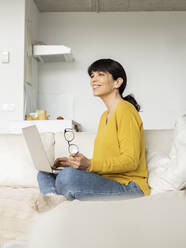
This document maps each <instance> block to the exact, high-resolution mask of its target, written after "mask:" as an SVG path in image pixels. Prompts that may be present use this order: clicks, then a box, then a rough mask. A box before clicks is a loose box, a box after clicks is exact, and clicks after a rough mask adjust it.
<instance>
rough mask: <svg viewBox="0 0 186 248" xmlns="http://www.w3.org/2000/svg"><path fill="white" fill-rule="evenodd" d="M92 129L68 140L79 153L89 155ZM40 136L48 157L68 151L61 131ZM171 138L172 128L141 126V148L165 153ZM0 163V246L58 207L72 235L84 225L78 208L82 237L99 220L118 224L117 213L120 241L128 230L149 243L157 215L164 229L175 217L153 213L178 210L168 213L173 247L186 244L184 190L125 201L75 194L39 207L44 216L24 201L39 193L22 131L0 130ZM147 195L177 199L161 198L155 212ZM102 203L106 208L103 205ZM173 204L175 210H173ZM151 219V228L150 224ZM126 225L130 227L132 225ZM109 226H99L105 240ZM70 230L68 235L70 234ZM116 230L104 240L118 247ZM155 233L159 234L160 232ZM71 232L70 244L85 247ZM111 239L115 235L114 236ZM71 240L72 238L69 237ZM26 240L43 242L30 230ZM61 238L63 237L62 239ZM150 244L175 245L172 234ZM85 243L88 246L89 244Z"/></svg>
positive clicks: (20, 236) (24, 236)
mask: <svg viewBox="0 0 186 248" xmlns="http://www.w3.org/2000/svg"><path fill="white" fill-rule="evenodd" d="M95 135H96V134H95V133H90V132H76V133H75V140H74V141H73V143H76V144H77V145H78V146H79V150H80V152H81V153H83V154H84V155H85V156H87V157H91V156H92V152H93V144H94V138H95ZM41 137H42V140H43V142H44V145H45V149H46V151H47V153H48V154H49V157H50V159H51V160H52V159H54V158H57V157H60V156H68V149H67V147H68V146H67V143H66V141H65V140H64V136H63V133H43V134H41ZM172 139H173V130H145V140H146V147H147V151H152V150H153V151H161V152H164V153H168V152H169V150H170V147H171V144H172ZM147 157H148V152H147ZM0 163H1V165H0V168H1V169H0V246H1V245H2V244H3V243H5V242H7V241H10V240H28V234H29V233H30V231H31V230H32V227H33V225H34V223H35V222H36V224H37V226H36V227H35V228H34V229H35V230H38V228H40V227H39V226H38V218H39V220H42V221H43V223H45V222H46V221H50V219H51V216H53V215H54V218H53V217H52V218H53V219H55V218H57V219H58V217H55V216H56V213H57V212H56V211H58V212H63V213H66V214H67V216H68V215H70V216H71V217H69V221H67V219H68V218H67V217H65V219H66V222H63V223H65V224H66V225H67V227H68V228H70V223H71V221H72V226H74V225H75V227H76V231H77V233H76V235H77V236H78V230H79V225H80V226H83V229H82V230H84V231H85V229H86V230H87V226H86V225H88V224H87V223H84V222H82V225H81V223H80V222H81V214H82V216H83V215H84V214H83V213H85V215H84V216H87V218H88V216H89V217H90V216H91V218H90V219H89V221H90V223H92V224H91V228H90V227H89V228H88V230H89V231H88V232H87V233H86V234H85V237H84V239H91V237H92V240H93V239H94V238H95V237H96V229H97V227H99V228H98V230H101V229H100V228H101V227H102V228H104V223H105V227H106V226H107V227H109V225H111V226H114V228H116V230H117V229H118V227H116V226H118V224H119V222H120V220H119V218H121V226H120V228H122V229H123V228H126V230H124V229H123V235H124V234H125V235H124V236H123V237H125V236H126V233H127V232H126V231H127V230H130V232H129V235H128V236H127V237H128V238H127V240H126V242H130V239H129V237H130V235H132V232H133V236H135V237H136V238H137V239H138V238H140V235H142V236H141V237H143V239H142V240H141V242H142V241H143V242H145V240H146V241H147V242H149V243H148V244H149V246H150V247H154V246H152V244H151V238H152V237H153V235H154V237H156V241H157V240H159V237H158V236H157V233H156V232H157V230H158V228H157V225H158V221H159V225H160V227H161V228H160V230H162V228H164V229H167V230H168V231H174V230H175V229H174V228H173V229H172V230H170V229H171V227H170V225H172V226H173V225H175V227H176V228H178V223H177V222H175V223H172V222H171V221H167V223H166V222H163V224H162V223H161V222H160V219H161V218H159V219H157V218H155V217H158V216H160V215H161V214H165V213H168V212H169V214H170V215H171V216H172V217H173V214H176V213H177V212H178V215H175V217H174V218H173V219H174V221H176V219H178V220H179V221H181V224H180V228H178V233H175V239H179V246H177V247H179V248H181V247H184V246H183V244H185V247H186V238H184V236H183V235H182V230H183V226H184V225H185V224H186V221H185V216H186V211H185V212H184V215H185V216H182V215H181V214H182V213H183V211H184V209H182V207H181V206H182V203H180V202H179V201H182V200H185V190H177V191H176V190H175V191H168V192H165V193H161V194H156V195H150V196H145V197H142V198H138V199H131V200H124V201H125V202H123V201H115V202H104V203H96V202H94V203H93V202H86V203H85V202H79V201H77V200H75V201H74V202H68V201H65V202H64V203H62V204H60V206H58V207H56V208H55V209H53V210H50V211H49V212H47V213H45V214H47V216H45V214H39V213H38V212H36V211H34V210H33V209H32V208H31V207H30V201H31V198H32V197H33V195H35V194H38V193H39V189H38V185H37V181H36V175H37V171H36V170H35V168H34V166H33V163H32V160H31V157H30V154H29V152H28V150H27V147H26V143H25V141H24V138H23V136H22V134H0ZM2 175H3V176H2ZM150 199H154V201H156V199H161V200H164V199H174V202H177V203H179V204H178V205H175V206H174V207H172V208H171V207H168V206H170V203H169V205H168V206H167V205H166V204H162V205H164V207H163V208H162V212H161V211H160V210H161V209H159V211H160V212H155V211H156V209H157V206H159V204H158V205H157V206H156V204H154V203H153V204H152V203H150V202H151V201H149V200H150ZM146 202H147V204H146ZM96 204H97V205H96ZM149 204H151V205H153V206H156V208H155V207H154V208H150V205H149ZM108 206H109V208H107V207H108ZM144 206H146V207H144ZM105 207H106V208H107V210H106V212H105V216H104V214H103V213H104V209H105ZM60 208H63V209H64V210H63V211H61V210H60ZM149 208H150V209H149ZM165 208H166V209H165ZM69 209H72V210H71V211H72V214H70V210H69ZM73 209H79V211H78V212H77V211H76V210H73ZM96 209H97V210H96ZM119 209H120V210H119ZM139 209H140V211H139ZM174 209H175V212H174ZM178 209H179V211H177V210H178ZM185 209H186V206H185ZM89 211H90V214H89ZM176 211H177V212H176ZM111 212H113V214H114V215H115V213H116V220H115V219H114V218H111V219H110V221H112V222H113V223H114V224H113V223H110V221H109V220H108V219H109V215H110V214H111ZM78 213H81V214H78ZM101 213H102V214H101ZM121 213H123V216H122V215H121ZM50 214H51V216H50ZM73 214H74V215H73ZM76 214H77V215H78V216H79V217H78V219H77V221H78V223H77V222H74V220H73V218H72V216H76ZM112 216H113V215H112ZM147 216H148V218H147ZM153 216H154V218H153V220H154V222H153V220H152V217H153ZM168 216H169V215H167V220H170V218H168ZM182 217H183V218H182ZM40 218H41V219H40ZM42 218H43V219H42ZM61 218H62V219H63V218H64V216H62V217H61ZM75 218H76V217H75ZM87 218H86V219H87ZM135 219H136V221H135ZM87 220H88V219H87ZM95 220H96V222H95ZM98 220H100V223H99V222H98ZM82 221H85V218H83V219H82ZM151 221H152V223H151ZM155 222H157V223H155ZM40 223H41V221H40ZM67 223H68V224H67ZM154 223H155V226H156V228H155V227H154V226H153V225H154ZM171 223H172V224H171ZM115 225H116V226H115ZM45 226H48V227H50V226H51V225H50V224H49V225H47V224H46V225H45ZM54 226H55V224H54ZM54 226H52V229H53V230H55V229H54V228H53V227H54ZM96 226H97V227H96ZM85 227H86V228H85ZM61 228H65V227H61ZM127 228H128V229H127ZM132 228H134V229H133V230H132ZM80 229H81V228H80ZM72 230H74V229H72ZM105 230H106V229H105ZM141 230H144V231H141ZM149 230H152V232H151V233H148V231H149ZM48 231H49V230H48ZM164 231H165V230H164ZM92 232H95V233H92ZM110 232H111V229H107V230H106V234H104V232H103V230H102V234H103V236H104V235H108V240H110V239H109V237H110V238H111V237H112V236H110V235H111V233H110ZM112 232H114V230H112ZM153 232H154V233H153ZM57 233H58V232H57ZM90 233H91V235H90ZM37 234H38V232H37ZM161 234H162V232H161ZM34 235H35V236H34ZM42 235H43V236H42ZM52 235H54V236H55V233H53V234H52ZM73 235H74V234H73ZM73 235H72V237H74V236H73ZM80 235H83V233H82V232H80ZM87 235H88V236H87ZM118 235H119V236H117V234H116V233H115V234H113V238H111V240H112V242H110V244H112V247H113V245H114V243H115V244H116V245H115V247H119V244H120V242H119V241H118V239H119V238H120V234H118ZM148 235H149V237H148ZM158 235H160V233H159V234H158ZM49 236H50V235H49ZM67 236H68V235H67ZM89 236H90V237H89ZM98 236H99V238H98V241H99V244H103V240H107V239H106V238H105V239H103V236H100V235H98ZM160 236H161V235H160ZM41 237H45V234H44V231H43V233H42V232H41ZM61 237H62V236H60V239H61ZM150 237H151V238H150ZM76 238H77V237H74V241H76V246H77V247H79V248H80V247H81V248H83V247H85V245H82V246H81V245H80V244H79V245H78V242H79V241H78V240H77V239H76ZM114 239H116V240H115V241H114ZM180 239H181V240H180ZM49 240H53V241H54V239H49ZM65 240H66V239H65ZM71 240H73V238H72V239H71ZM80 240H81V242H83V239H80ZM89 241H90V240H89ZM133 241H134V240H133V238H132V236H131V246H130V245H128V244H127V245H126V246H125V247H137V246H135V244H136V245H137V244H138V241H137V240H136V243H135V242H133ZM29 242H30V243H33V244H34V246H33V247H34V248H36V247H38V248H39V246H38V245H40V247H44V245H45V244H44V243H42V244H38V237H37V235H36V233H35V234H33V236H32V239H31V241H29ZM34 242H35V243H34ZM56 242H57V241H56ZM60 242H61V241H60V240H59V242H58V243H59V244H60ZM65 242H67V240H66V241H65ZM81 242H80V243H81ZM101 242H102V243H101ZM49 244H50V246H46V247H55V248H58V247H63V248H66V247H70V248H71V247H72V246H65V244H64V245H63V246H60V245H59V244H58V245H57V243H55V242H54V243H50V242H49ZM84 244H86V247H87V242H84ZM92 244H95V246H97V247H98V245H97V244H96V243H95V242H92ZM106 244H107V247H111V245H110V244H109V243H108V242H107V243H106ZM154 244H157V246H156V247H166V248H167V247H169V248H170V247H176V244H175V246H173V242H172V237H170V242H169V241H167V243H166V241H165V242H164V246H161V245H160V243H159V242H158V241H157V242H155V243H154ZM167 244H169V246H166V245H167ZM158 245H159V246H158ZM149 246H148V247H149ZM89 247H93V245H91V246H89ZM100 247H101V246H100ZM105 247H106V246H105ZM120 247H124V246H123V245H122V246H120ZM143 247H146V246H143Z"/></svg>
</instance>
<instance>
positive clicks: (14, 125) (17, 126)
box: [0, 120, 81, 134]
mask: <svg viewBox="0 0 186 248" xmlns="http://www.w3.org/2000/svg"><path fill="white" fill-rule="evenodd" d="M31 125H36V126H37V128H38V130H39V132H54V133H56V132H63V131H64V129H65V128H73V129H74V130H75V131H77V132H79V131H81V130H80V124H79V123H78V122H76V121H74V120H33V121H27V120H25V121H1V122H0V133H17V134H18V133H22V128H23V127H28V126H31Z"/></svg>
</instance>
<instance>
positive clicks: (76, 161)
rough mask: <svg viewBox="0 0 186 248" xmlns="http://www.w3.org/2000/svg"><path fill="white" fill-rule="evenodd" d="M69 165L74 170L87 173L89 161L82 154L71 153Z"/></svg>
mask: <svg viewBox="0 0 186 248" xmlns="http://www.w3.org/2000/svg"><path fill="white" fill-rule="evenodd" d="M69 164H70V166H71V167H72V168H74V169H78V170H86V171H88V170H89V169H90V165H91V162H90V159H88V158H86V157H85V156H84V155H83V154H82V153H72V154H70V156H69Z"/></svg>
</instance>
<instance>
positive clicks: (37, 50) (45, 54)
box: [33, 45, 74, 62]
mask: <svg viewBox="0 0 186 248" xmlns="http://www.w3.org/2000/svg"><path fill="white" fill-rule="evenodd" d="M33 56H34V57H35V58H36V59H37V60H38V61H40V62H61V61H65V62H72V61H74V57H73V55H72V51H71V48H69V47H67V46H62V45H33Z"/></svg>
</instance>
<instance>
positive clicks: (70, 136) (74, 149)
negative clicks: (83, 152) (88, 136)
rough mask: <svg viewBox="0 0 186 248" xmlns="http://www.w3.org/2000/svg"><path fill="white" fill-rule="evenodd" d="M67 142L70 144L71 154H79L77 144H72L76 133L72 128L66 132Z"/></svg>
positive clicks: (66, 129)
mask: <svg viewBox="0 0 186 248" xmlns="http://www.w3.org/2000/svg"><path fill="white" fill-rule="evenodd" d="M64 137H65V140H66V141H67V142H68V151H69V153H78V152H79V148H78V146H77V145H75V144H70V142H71V141H72V140H73V139H74V138H75V135H74V131H73V129H72V128H65V130H64Z"/></svg>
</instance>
